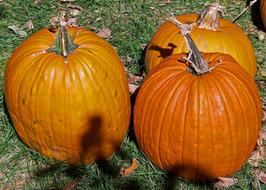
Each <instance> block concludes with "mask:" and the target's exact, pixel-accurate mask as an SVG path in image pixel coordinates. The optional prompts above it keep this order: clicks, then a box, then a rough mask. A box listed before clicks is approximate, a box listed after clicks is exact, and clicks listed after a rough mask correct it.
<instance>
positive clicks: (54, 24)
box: [50, 17, 59, 27]
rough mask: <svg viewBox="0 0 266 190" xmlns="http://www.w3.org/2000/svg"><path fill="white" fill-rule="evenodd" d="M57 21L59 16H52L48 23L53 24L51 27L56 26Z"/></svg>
mask: <svg viewBox="0 0 266 190" xmlns="http://www.w3.org/2000/svg"><path fill="white" fill-rule="evenodd" d="M58 22H59V18H58V17H52V18H51V19H50V24H51V25H52V26H53V27H56V25H57V23H58Z"/></svg>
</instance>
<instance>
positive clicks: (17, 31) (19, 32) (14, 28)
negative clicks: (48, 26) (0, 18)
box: [8, 25, 27, 37]
mask: <svg viewBox="0 0 266 190" xmlns="http://www.w3.org/2000/svg"><path fill="white" fill-rule="evenodd" d="M8 28H9V29H11V30H12V31H13V32H14V33H15V34H17V35H19V36H20V37H25V36H27V32H26V31H24V30H22V29H21V28H19V27H17V26H15V25H12V26H8Z"/></svg>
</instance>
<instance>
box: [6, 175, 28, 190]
mask: <svg viewBox="0 0 266 190" xmlns="http://www.w3.org/2000/svg"><path fill="white" fill-rule="evenodd" d="M26 182H27V179H26V178H19V179H15V180H14V181H13V182H12V183H10V184H7V185H6V186H4V188H3V189H2V190H12V189H24V188H23V186H24V185H25V183H26Z"/></svg>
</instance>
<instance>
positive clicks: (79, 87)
mask: <svg viewBox="0 0 266 190" xmlns="http://www.w3.org/2000/svg"><path fill="white" fill-rule="evenodd" d="M4 92H5V100H6V104H7V108H8V112H9V114H10V117H11V120H12V123H13V126H14V128H15V129H16V132H17V134H18V135H19V137H20V138H21V140H22V141H23V142H24V143H25V144H26V145H27V146H28V147H30V148H32V149H34V150H36V151H38V152H40V153H41V154H43V155H44V156H46V157H48V158H52V159H56V160H62V161H66V162H68V163H73V164H79V163H91V162H94V161H96V160H99V159H106V158H108V157H110V156H111V155H112V154H113V153H114V152H115V150H116V149H117V148H118V147H119V145H120V143H121V141H122V140H123V138H124V136H125V133H126V131H127V129H128V126H129V120H130V99H129V91H128V85H127V81H126V76H125V72H124V68H123V65H122V63H121V61H120V59H119V57H118V56H117V54H116V52H115V50H114V48H113V47H112V46H111V45H110V44H109V43H107V42H106V41H105V40H103V39H101V38H100V37H98V36H97V35H96V34H94V33H93V32H91V31H88V30H86V29H83V28H77V27H71V26H65V25H64V24H63V25H62V26H60V29H59V30H56V29H55V30H49V29H42V30H40V31H38V32H36V33H35V34H33V35H32V36H30V37H29V38H28V39H27V40H26V41H24V42H23V43H22V44H21V45H20V46H19V47H18V48H17V49H16V50H15V51H14V53H13V54H12V56H11V58H10V60H9V61H8V63H7V66H6V69H5V75H4Z"/></svg>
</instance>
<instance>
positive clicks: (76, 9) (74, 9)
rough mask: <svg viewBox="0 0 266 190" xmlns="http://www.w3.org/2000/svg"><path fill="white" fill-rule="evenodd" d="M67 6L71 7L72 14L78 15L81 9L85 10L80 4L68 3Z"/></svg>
mask: <svg viewBox="0 0 266 190" xmlns="http://www.w3.org/2000/svg"><path fill="white" fill-rule="evenodd" d="M67 7H68V8H69V9H70V11H69V12H70V14H71V15H72V16H77V15H78V14H79V13H80V12H81V11H83V8H82V7H81V6H79V5H72V4H68V5H67Z"/></svg>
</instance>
